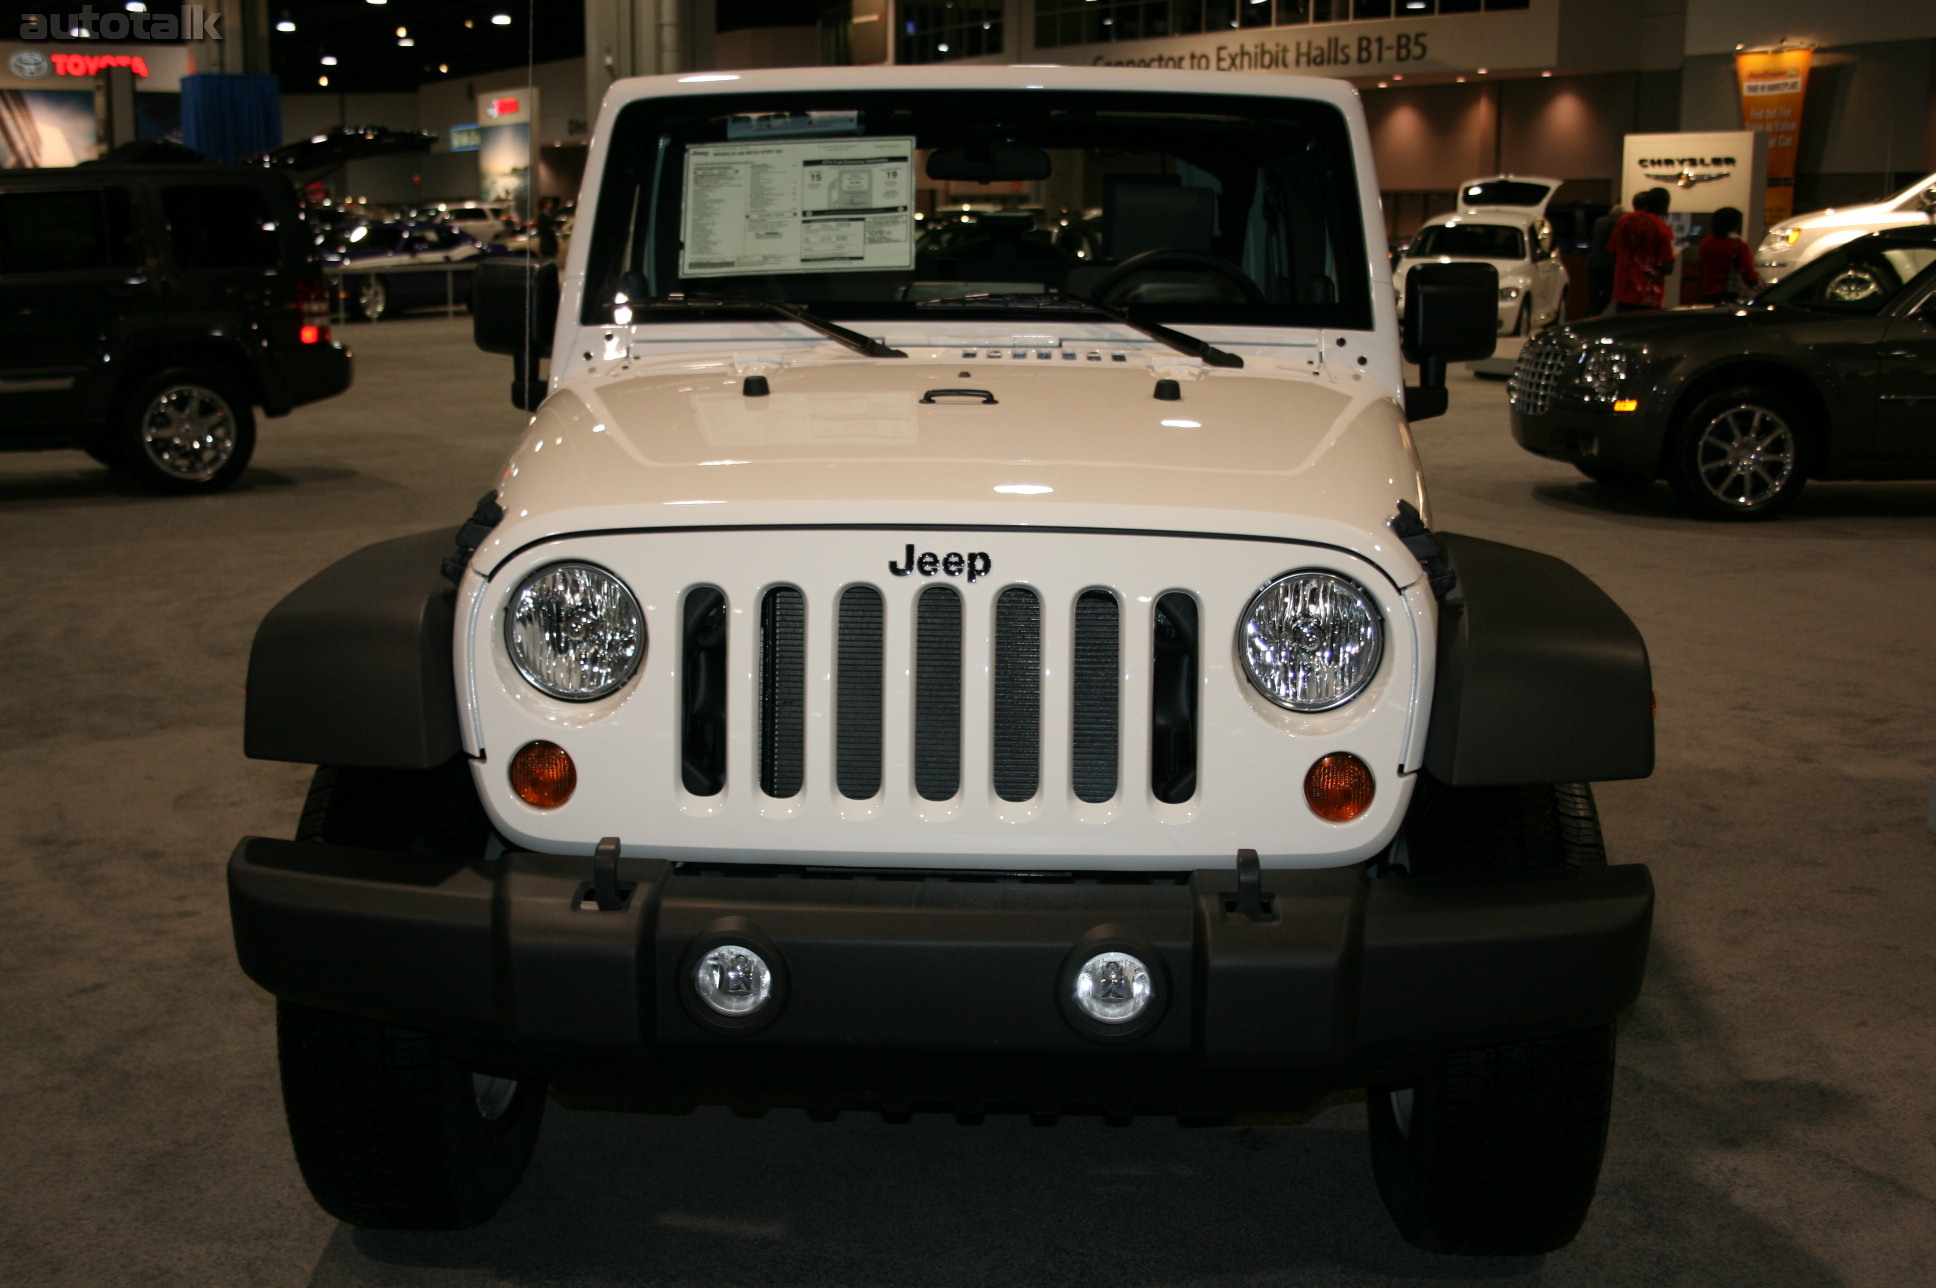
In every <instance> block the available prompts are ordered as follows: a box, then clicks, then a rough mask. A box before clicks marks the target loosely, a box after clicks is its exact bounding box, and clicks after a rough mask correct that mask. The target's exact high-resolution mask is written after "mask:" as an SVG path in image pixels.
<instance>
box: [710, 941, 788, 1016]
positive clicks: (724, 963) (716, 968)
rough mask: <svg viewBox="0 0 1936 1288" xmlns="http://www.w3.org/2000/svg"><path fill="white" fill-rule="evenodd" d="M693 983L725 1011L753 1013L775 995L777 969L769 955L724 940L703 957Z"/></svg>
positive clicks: (733, 1013)
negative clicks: (774, 974) (775, 970)
mask: <svg viewBox="0 0 1936 1288" xmlns="http://www.w3.org/2000/svg"><path fill="white" fill-rule="evenodd" d="M692 987H693V990H694V991H695V992H697V993H698V994H699V1000H700V1001H702V1002H704V1003H705V1004H706V1005H707V1006H709V1007H711V1008H712V1009H713V1010H714V1011H717V1012H718V1013H719V1014H721V1015H725V1016H731V1017H735V1018H737V1017H739V1016H742V1015H751V1014H752V1013H753V1012H755V1011H757V1010H759V1009H760V1008H761V1007H762V1006H765V1005H766V1004H767V1002H768V1001H769V1000H771V999H772V997H773V972H772V971H771V970H770V969H768V967H767V964H766V959H765V958H764V957H761V956H760V955H759V954H758V953H756V952H754V951H753V950H752V949H751V948H748V947H746V946H745V945H743V944H721V945H720V946H719V947H717V948H715V949H713V950H712V951H711V952H709V953H707V954H706V955H705V956H704V957H701V958H700V959H699V965H698V967H697V968H696V969H695V970H694V971H693V973H692Z"/></svg>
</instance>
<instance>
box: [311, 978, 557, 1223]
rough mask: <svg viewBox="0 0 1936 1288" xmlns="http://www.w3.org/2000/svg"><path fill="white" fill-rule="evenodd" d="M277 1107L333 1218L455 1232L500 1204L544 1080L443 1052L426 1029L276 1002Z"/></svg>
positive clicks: (513, 1178)
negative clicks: (476, 1066)
mask: <svg viewBox="0 0 1936 1288" xmlns="http://www.w3.org/2000/svg"><path fill="white" fill-rule="evenodd" d="M276 1050H277V1055H278V1057H279V1058H280V1061H281V1065H282V1104H283V1111H284V1113H285V1115H286V1116H287V1117H288V1120H289V1139H290V1142H291V1143H292V1144H293V1145H294V1146H295V1151H296V1162H297V1165H298V1166H300V1167H301V1169H302V1177H303V1181H304V1182H305V1183H306V1184H307V1185H308V1186H309V1192H310V1193H311V1194H312V1195H314V1196H315V1199H316V1202H317V1203H318V1204H319V1205H320V1206H321V1207H322V1208H323V1210H324V1211H326V1212H328V1213H329V1214H330V1215H331V1216H333V1217H335V1218H336V1219H338V1220H339V1221H347V1222H349V1223H350V1224H351V1225H358V1226H364V1227H367V1228H370V1229H377V1230H461V1229H465V1228H467V1227H469V1226H474V1225H478V1224H480V1223H482V1222H484V1221H486V1220H489V1219H490V1217H491V1216H492V1215H493V1214H495V1213H496V1212H497V1210H498V1209H499V1208H500V1207H502V1206H504V1200H505V1199H507V1198H509V1197H510V1194H511V1191H512V1190H513V1189H514V1188H516V1186H517V1183H518V1181H519V1179H520V1178H521V1177H523V1175H524V1168H525V1164H526V1163H527V1162H529V1161H530V1158H531V1151H532V1149H533V1147H534V1146H535V1145H536V1144H537V1139H538V1127H539V1124H540V1123H541V1122H542V1121H543V1119H544V1101H545V1094H544V1084H543V1083H541V1082H536V1081H531V1080H523V1081H520V1080H517V1079H514V1078H508V1077H493V1076H491V1075H488V1074H483V1073H478V1072H476V1071H474V1070H472V1069H470V1068H469V1067H467V1066H465V1065H463V1064H460V1063H458V1062H457V1061H455V1060H452V1059H450V1058H449V1057H448V1056H446V1055H445V1054H444V1053H443V1051H442V1050H441V1049H440V1047H439V1044H438V1041H437V1038H436V1036H435V1035H434V1034H430V1033H424V1032H420V1031H419V1030H416V1029H406V1028H398V1027H396V1026H393V1025H388V1024H378V1023H375V1022H373V1021H370V1020H364V1019H357V1018H355V1017H353V1016H348V1015H337V1014H334V1013H332V1012H329V1011H318V1010H314V1009H312V1008H310V1007H307V1006H300V1005H298V1004H296V1003H294V1002H279V1003H277V1006H276Z"/></svg>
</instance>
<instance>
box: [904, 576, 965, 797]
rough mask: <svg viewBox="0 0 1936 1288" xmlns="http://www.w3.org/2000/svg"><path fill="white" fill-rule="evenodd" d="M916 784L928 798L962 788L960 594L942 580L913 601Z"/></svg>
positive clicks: (919, 790) (920, 791)
mask: <svg viewBox="0 0 1936 1288" xmlns="http://www.w3.org/2000/svg"><path fill="white" fill-rule="evenodd" d="M914 789H915V790H916V791H917V792H919V793H921V796H922V798H923V799H925V800H931V801H945V800H952V799H953V798H954V796H955V794H956V793H957V792H959V791H960V790H961V596H960V595H957V594H956V593H955V592H954V591H953V590H951V589H949V588H948V587H946V586H930V587H928V588H927V589H926V590H924V591H922V592H921V597H920V599H919V600H917V601H916V607H915V617H914Z"/></svg>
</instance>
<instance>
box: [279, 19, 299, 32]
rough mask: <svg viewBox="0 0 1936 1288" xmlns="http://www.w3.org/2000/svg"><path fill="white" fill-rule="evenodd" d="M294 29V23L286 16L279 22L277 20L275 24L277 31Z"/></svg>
mask: <svg viewBox="0 0 1936 1288" xmlns="http://www.w3.org/2000/svg"><path fill="white" fill-rule="evenodd" d="M295 29H296V24H295V23H293V22H291V21H290V20H289V19H287V18H284V19H283V20H282V21H281V22H278V23H277V24H276V30H277V31H294V30H295Z"/></svg>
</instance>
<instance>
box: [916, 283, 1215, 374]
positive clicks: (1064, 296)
mask: <svg viewBox="0 0 1936 1288" xmlns="http://www.w3.org/2000/svg"><path fill="white" fill-rule="evenodd" d="M974 305H990V306H1001V307H1005V308H1037V309H1066V308H1069V307H1070V306H1072V305H1073V306H1074V307H1076V308H1079V309H1088V310H1089V311H1091V312H1094V313H1100V314H1102V315H1103V316H1104V317H1106V318H1108V319H1109V320H1110V321H1112V322H1120V323H1122V324H1123V325H1124V326H1126V327H1128V328H1130V329H1131V330H1132V331H1141V332H1142V333H1143V334H1144V335H1146V336H1148V337H1149V338H1150V339H1152V340H1156V341H1159V342H1160V343H1163V344H1167V345H1168V346H1170V348H1172V349H1175V350H1176V351H1177V352H1178V353H1184V354H1188V355H1189V356H1190V357H1192V358H1201V359H1202V360H1203V362H1204V364H1205V365H1206V366H1211V367H1241V366H1243V365H1244V360H1243V358H1242V357H1241V356H1239V355H1238V354H1234V353H1231V352H1230V351H1229V350H1228V349H1219V348H1218V347H1217V346H1216V345H1214V344H1211V343H1210V342H1209V341H1208V340H1199V339H1198V338H1197V337H1196V336H1193V335H1185V334H1184V333H1183V332H1181V331H1178V330H1175V329H1173V328H1171V327H1166V326H1164V325H1162V324H1161V323H1158V322H1139V321H1138V320H1137V319H1135V318H1133V317H1131V316H1130V315H1129V314H1128V313H1127V312H1126V311H1125V310H1123V309H1119V308H1116V307H1115V306H1114V305H1109V304H1098V303H1096V302H1095V301H1094V300H1085V299H1083V298H1082V297H1081V296H1079V295H1070V294H1068V293H1067V292H1066V291H1043V292H1041V293H1039V294H1029V295H1001V294H996V293H992V292H991V293H989V294H985V295H957V296H955V297H954V298H953V299H945V300H923V301H921V302H920V303H919V304H917V305H915V307H916V308H922V309H925V308H934V307H943V308H946V307H949V306H954V307H968V306H974Z"/></svg>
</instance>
